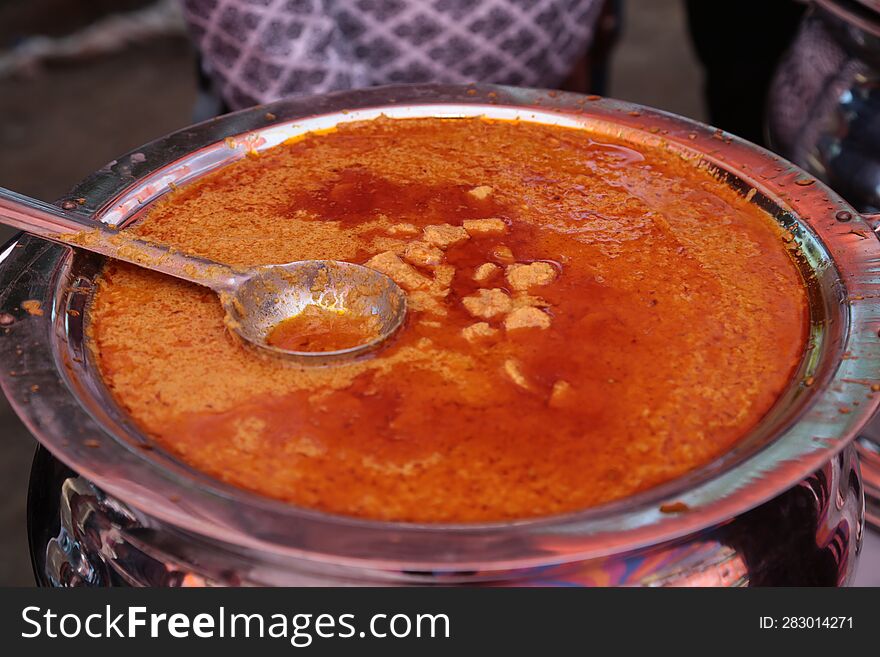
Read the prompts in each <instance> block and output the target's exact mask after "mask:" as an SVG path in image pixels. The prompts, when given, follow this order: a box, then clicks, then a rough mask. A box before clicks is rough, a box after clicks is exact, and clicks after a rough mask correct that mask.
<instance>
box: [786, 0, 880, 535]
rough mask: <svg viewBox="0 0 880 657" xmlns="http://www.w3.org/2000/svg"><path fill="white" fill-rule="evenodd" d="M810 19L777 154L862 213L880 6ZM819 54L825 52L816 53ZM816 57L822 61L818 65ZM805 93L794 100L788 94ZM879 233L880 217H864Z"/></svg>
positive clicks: (870, 443) (874, 516)
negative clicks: (792, 119) (789, 121)
mask: <svg viewBox="0 0 880 657" xmlns="http://www.w3.org/2000/svg"><path fill="white" fill-rule="evenodd" d="M816 4H817V8H816V10H815V11H814V12H813V13H812V14H811V15H809V16H808V18H807V19H806V21H805V23H804V26H803V28H802V31H801V35H800V36H799V38H798V39H797V40H796V41H795V44H794V46H793V47H792V50H791V51H790V52H789V54H788V55H787V57H786V60H785V61H784V62H783V63H782V65H781V66H780V69H779V71H778V73H777V76H776V80H775V82H774V88H775V90H776V91H775V92H774V93H773V94H771V99H772V100H771V111H770V116H771V117H779V116H782V115H784V114H785V112H783V111H781V110H780V111H777V110H775V109H774V106H780V105H786V104H795V105H797V106H798V107H799V108H800V109H799V110H798V112H797V114H796V115H797V116H799V117H800V118H799V120H798V121H797V125H796V126H795V128H796V129H793V127H792V126H789V125H783V124H782V123H781V119H779V118H776V119H775V121H774V120H771V123H770V126H769V127H770V138H771V142H773V143H774V146H775V148H776V150H778V151H779V152H781V153H783V154H784V155H785V156H786V157H788V158H789V159H791V160H792V161H793V162H795V163H796V164H798V165H800V166H802V167H803V168H805V169H806V170H808V171H810V172H811V173H812V174H814V175H816V176H817V177H818V178H820V179H821V180H823V181H824V182H826V183H827V184H829V185H830V186H831V187H833V188H834V189H835V190H836V191H838V192H839V193H840V194H842V195H843V196H844V197H845V198H846V199H847V200H848V201H849V202H850V203H852V204H853V205H854V206H855V208H856V209H857V210H859V211H861V212H863V213H871V212H877V211H878V210H880V11H878V10H880V3H878V2H875V1H874V0H871V1H868V0H863V1H861V5H859V4H857V3H854V2H851V1H848V0H819V1H818V2H817V3H816ZM817 51H818V53H820V54H817ZM811 57H819V60H818V64H819V65H818V66H817V65H816V62H815V61H814V60H812V59H811ZM792 90H797V91H799V92H800V93H799V94H797V95H796V96H794V97H792V96H791V95H789V92H791V91H792ZM865 221H866V222H867V223H868V224H870V225H871V227H872V228H873V229H874V231H875V233H876V231H877V228H878V226H880V215H876V214H875V215H871V216H866V217H865ZM857 445H858V449H859V453H860V456H861V459H862V474H863V476H864V480H865V494H866V496H867V514H868V515H867V517H868V521H869V522H871V523H872V524H873V525H875V526H877V527H880V417H878V418H877V419H876V420H874V421H873V422H871V423H869V424H868V425H867V426H866V427H865V430H864V431H863V432H862V434H861V436H860V437H859V440H858V443H857Z"/></svg>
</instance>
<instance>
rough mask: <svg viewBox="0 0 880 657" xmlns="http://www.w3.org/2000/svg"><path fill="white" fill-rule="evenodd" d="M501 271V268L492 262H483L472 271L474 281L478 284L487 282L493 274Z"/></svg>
mask: <svg viewBox="0 0 880 657" xmlns="http://www.w3.org/2000/svg"><path fill="white" fill-rule="evenodd" d="M500 271H501V267H499V266H498V265H496V264H495V263H494V262H484V263H483V264H482V265H480V266H479V267H477V268H476V269H475V270H474V280H475V281H477V282H478V283H482V282H484V281H488V280H489V279H490V278H492V277H493V276H494V275H495V274H497V273H498V272H500Z"/></svg>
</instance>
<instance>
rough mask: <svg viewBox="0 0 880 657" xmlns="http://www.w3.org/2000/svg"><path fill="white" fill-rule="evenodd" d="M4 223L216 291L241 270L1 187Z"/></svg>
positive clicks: (0, 209)
mask: <svg viewBox="0 0 880 657" xmlns="http://www.w3.org/2000/svg"><path fill="white" fill-rule="evenodd" d="M0 223H3V224H6V225H7V226H11V227H12V228H17V229H19V230H23V231H25V232H28V233H31V234H33V235H36V236H38V237H42V238H44V239H48V240H52V241H54V242H60V243H61V244H66V245H67V246H73V247H77V248H81V249H85V250H86V251H92V252H94V253H99V254H101V255H105V256H108V257H110V258H114V259H116V260H124V261H125V262H129V263H131V264H133V265H138V266H139V267H145V268H147V269H152V270H154V271H158V272H161V273H163V274H168V275H169V276H174V277H175V278H182V279H184V280H187V281H190V282H192V283H197V284H199V285H204V286H206V287H210V288H211V289H213V290H215V291H217V292H224V291H231V290H232V289H233V288H234V286H235V284H236V281H237V279H238V277H239V276H240V275H241V272H239V271H237V270H235V269H233V268H232V267H229V266H227V265H223V264H220V263H218V262H214V261H212V260H208V259H206V258H200V257H198V256H191V255H185V254H183V253H179V252H177V251H174V250H173V249H169V248H168V247H167V246H164V245H161V244H154V243H152V242H148V241H146V240H142V239H139V238H137V237H134V236H132V235H128V234H126V233H125V232H124V231H117V230H114V229H111V228H109V227H108V226H107V225H106V224H104V223H102V222H100V221H93V220H91V219H88V218H86V217H84V216H82V215H77V214H74V213H72V212H65V211H64V210H61V209H59V208H57V207H55V206H54V205H50V204H49V203H44V202H43V201H39V200H37V199H33V198H30V197H27V196H22V195H21V194H17V193H16V192H13V191H10V190H8V189H4V188H3V187H0Z"/></svg>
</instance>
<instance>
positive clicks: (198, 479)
mask: <svg viewBox="0 0 880 657" xmlns="http://www.w3.org/2000/svg"><path fill="white" fill-rule="evenodd" d="M380 114H385V115H388V116H391V117H415V116H447V117H461V116H490V117H497V118H511V119H515V118H519V119H521V120H526V121H537V122H544V123H554V124H560V125H567V126H572V127H576V128H586V129H589V130H590V131H592V132H595V133H598V134H600V135H602V134H606V135H613V136H614V137H615V138H618V139H624V140H628V141H630V142H631V143H633V144H634V145H635V146H636V147H639V148H658V149H665V150H668V151H671V152H674V153H676V154H678V155H679V156H680V157H681V158H682V159H683V160H684V161H686V162H689V163H690V164H691V165H693V166H695V167H702V168H705V169H707V170H708V171H710V172H711V173H712V174H713V175H714V176H715V177H716V178H717V179H718V180H719V183H720V184H726V185H729V186H731V187H732V188H733V189H735V190H737V191H738V192H739V193H740V194H742V196H743V197H744V198H746V199H748V201H749V202H751V203H754V204H757V205H759V206H760V207H762V208H764V209H765V210H766V211H767V212H768V213H770V215H771V216H772V217H774V218H775V220H776V221H777V222H779V223H780V224H781V225H782V226H784V227H785V228H786V230H787V231H788V232H789V233H790V234H791V235H792V237H793V240H792V241H793V244H796V245H797V247H798V254H799V255H798V257H797V264H798V266H799V267H800V268H801V270H802V272H803V274H804V279H805V281H807V288H808V296H809V302H810V319H811V326H810V342H811V349H810V350H809V351H808V352H807V354H806V356H805V358H804V360H803V362H802V363H801V365H800V368H799V370H798V371H797V372H796V375H795V377H794V379H793V381H792V383H791V385H790V386H789V387H788V389H787V390H785V391H784V392H783V393H782V396H781V397H780V400H779V401H778V403H777V404H776V405H775V406H774V408H773V409H771V411H770V412H769V413H768V414H767V416H766V417H765V418H764V419H763V420H762V422H761V423H760V424H759V426H757V427H756V428H755V429H754V431H753V432H752V433H751V434H750V435H749V436H747V437H746V438H745V439H743V440H742V441H741V442H740V443H739V444H738V445H737V446H736V447H735V448H734V449H732V450H731V451H730V452H729V453H727V454H725V455H724V456H722V457H721V458H719V459H717V460H716V461H714V462H712V463H710V464H707V465H706V466H704V467H701V468H698V469H697V470H695V471H693V472H691V473H689V474H687V475H686V476H684V477H681V478H679V479H677V480H675V481H671V482H668V483H667V484H664V485H661V486H658V487H656V488H653V489H651V490H648V491H645V492H643V493H640V494H637V495H634V496H631V497H629V498H626V499H623V500H619V501H616V502H612V503H610V504H607V505H603V506H600V507H596V508H592V509H588V510H585V511H581V512H577V513H570V514H566V515H562V516H553V517H548V518H539V519H530V520H523V521H518V522H512V523H500V522H499V523H486V524H474V525H439V524H438V525H417V524H408V523H386V522H379V521H370V520H360V519H352V518H344V517H340V516H334V515H330V514H325V513H321V512H317V511H312V510H308V509H302V508H299V507H295V506H292V505H288V504H284V503H281V502H278V501H275V500H271V499H266V498H263V497H260V496H257V495H254V494H251V493H248V492H246V491H243V490H240V489H237V488H234V487H232V486H229V485H227V484H224V483H223V482H220V481H218V480H215V479H212V478H211V477H208V476H207V475H205V474H203V473H201V472H198V471H195V470H194V469H192V468H190V467H189V466H187V465H186V464H184V463H182V462H180V461H178V460H176V459H175V458H174V457H173V456H171V455H170V454H167V453H165V452H163V451H161V450H149V449H143V446H144V445H145V444H146V442H147V441H146V437H145V436H144V435H142V434H141V433H140V432H139V430H138V428H137V427H136V426H134V425H133V423H132V422H131V421H130V419H129V418H128V417H127V416H126V415H125V413H124V412H123V411H122V409H120V408H119V407H118V406H117V405H116V404H115V403H114V402H113V401H112V399H111V397H110V396H109V394H108V391H107V390H106V389H105V387H104V385H103V383H102V381H101V379H100V377H99V376H98V375H97V372H96V370H95V367H94V363H93V361H92V356H91V354H90V352H89V350H88V349H87V347H86V345H85V343H84V325H83V320H84V317H85V313H84V312H83V311H84V309H85V305H86V303H87V301H88V299H89V296H90V293H91V287H92V283H93V281H94V279H95V276H96V275H97V273H98V271H99V270H100V267H101V266H102V264H103V260H102V259H101V258H100V257H97V256H89V255H85V254H82V253H76V254H73V253H71V252H70V251H69V250H67V249H65V248H64V247H61V246H55V245H48V244H46V243H45V242H43V241H40V240H35V239H32V238H27V237H25V238H21V239H20V240H18V241H17V242H16V244H15V246H14V247H13V248H11V249H9V250H8V251H4V255H5V257H4V258H3V260H2V264H0V315H3V316H6V315H8V316H9V317H10V318H11V322H9V323H7V325H6V326H3V327H0V363H2V364H3V367H2V370H0V384H2V386H3V390H4V392H5V393H6V394H7V396H8V397H9V399H10V402H11V403H12V405H13V406H14V408H15V409H16V411H17V412H18V414H19V415H20V416H21V417H22V419H23V420H24V421H25V423H26V424H27V426H28V427H29V428H30V430H31V431H32V432H33V433H34V435H35V436H36V437H37V438H38V440H39V441H40V442H41V443H42V444H43V445H44V446H45V447H47V448H48V449H49V450H51V452H52V453H53V454H55V455H56V456H57V457H58V458H59V459H60V460H61V461H63V462H64V463H65V464H66V465H67V466H69V467H70V468H72V469H73V471H75V473H77V474H78V475H80V476H82V477H83V478H84V479H85V480H87V482H88V483H87V484H83V485H86V486H87V487H88V486H94V487H96V488H95V489H94V492H93V493H92V494H89V493H88V491H87V489H83V488H81V487H80V485H79V484H76V485H75V484H73V483H72V484H71V485H70V486H69V487H68V488H66V489H65V490H66V495H68V497H69V498H70V499H69V500H68V501H67V502H66V504H67V505H68V506H69V507H70V508H71V510H72V511H73V510H76V511H77V512H80V511H81V512H83V513H85V514H86V515H87V516H88V517H89V518H91V520H90V521H89V522H90V523H93V524H89V525H87V526H88V528H89V530H90V531H85V532H83V531H79V533H77V531H78V530H77V526H78V525H77V523H78V522H79V521H78V520H77V519H76V518H79V516H78V515H76V514H74V513H72V514H71V522H72V524H71V525H70V527H65V532H64V533H63V534H62V533H59V534H57V537H58V540H56V541H55V543H53V545H57V548H55V547H53V548H52V559H53V561H52V563H54V564H57V565H58V567H59V568H63V563H64V561H65V559H68V558H69V559H70V568H68V569H67V570H66V571H65V572H66V573H67V574H68V575H67V576H66V577H70V579H69V580H68V579H65V578H62V577H60V576H59V575H58V574H57V573H54V572H53V575H52V577H53V578H54V579H56V580H57V581H58V582H65V581H70V582H83V583H88V582H92V581H94V582H100V581H102V579H101V578H102V577H105V575H106V576H109V577H110V580H109V581H113V582H115V581H120V582H124V581H129V582H131V583H142V582H147V581H149V582H162V583H167V584H174V583H181V584H197V583H199V582H202V581H206V582H212V583H213V582H226V583H240V582H248V583H250V582H257V583H277V584H286V583H312V584H317V583H338V582H343V581H344V582H361V583H363V582H370V583H387V584H393V583H409V582H440V583H458V582H467V583H475V582H487V583H488V582H492V583H511V582H518V583H522V582H525V581H532V582H541V581H544V582H556V581H558V582H560V583H569V582H572V583H583V584H588V583H603V582H615V583H618V582H619V583H645V584H649V583H665V582H668V583H673V582H676V581H679V582H684V581H691V582H694V583H696V582H701V581H704V582H717V583H740V582H743V583H744V582H745V581H746V580H747V581H748V583H750V584H762V583H776V582H782V581H786V582H789V583H809V582H812V581H821V582H824V583H846V582H847V581H848V580H849V577H850V574H851V572H852V569H853V565H854V564H853V562H854V560H855V557H856V555H857V553H858V548H859V545H860V540H861V524H860V523H861V520H862V518H863V513H864V510H863V506H862V502H861V494H862V490H861V485H860V483H859V479H858V475H857V474H853V473H855V472H856V468H855V466H854V465H852V464H851V451H850V447H851V445H852V442H853V440H854V439H855V438H856V435H857V434H858V432H859V431H860V430H861V429H862V427H863V426H864V425H865V423H866V422H867V420H868V419H869V418H870V417H871V415H872V414H873V412H874V410H875V408H876V407H877V404H878V403H880V397H878V396H877V395H873V394H871V392H872V391H871V386H872V385H880V337H878V329H880V242H878V241H877V240H876V239H873V236H872V234H871V227H870V226H869V225H868V224H867V223H866V222H865V220H864V219H863V218H862V217H861V216H859V215H858V213H856V212H855V210H854V209H853V208H852V207H851V206H850V205H848V204H846V203H845V202H844V201H843V200H842V199H841V198H840V197H838V196H837V195H836V194H835V193H834V192H832V191H831V190H830V189H828V188H827V187H826V186H824V185H823V184H821V183H819V182H816V181H815V180H814V178H813V177H812V176H810V175H809V174H807V173H805V172H804V171H803V170H801V169H799V168H797V167H795V166H793V165H791V164H789V163H788V162H785V161H784V160H781V159H779V158H778V157H776V156H773V155H772V154H770V153H768V152H766V151H763V150H761V149H759V148H756V147H755V146H752V145H750V144H747V143H745V142H742V141H740V140H738V139H736V138H735V137H732V136H730V135H727V134H724V133H722V132H720V131H715V130H713V129H711V128H709V127H707V126H704V125H701V124H698V123H695V122H692V121H688V120H685V119H681V118H678V117H675V116H672V115H669V114H666V113H664V112H660V111H656V110H651V109H649V108H645V107H641V106H637V105H633V104H629V103H623V102H618V101H613V100H603V99H599V100H597V99H595V98H594V97H585V96H580V95H576V94H567V93H562V92H544V91H535V90H528V89H515V88H505V87H496V86H478V87H464V86H439V85H428V86H408V87H386V88H375V89H366V90H360V91H354V92H345V93H338V94H328V95H325V96H320V97H314V98H294V99H289V100H285V101H281V102H278V103H274V104H272V105H268V106H265V107H258V108H253V109H250V110H246V111H243V112H237V113H235V114H231V115H228V116H225V117H221V118H219V119H216V120H213V121H209V122H207V123H204V124H201V125H198V126H194V127H192V128H188V129H185V130H182V131H180V132H177V133H175V134H172V135H170V136H168V137H165V138H163V139H160V140H158V141H156V142H153V143H152V144H148V145H146V146H144V147H142V148H140V149H138V150H137V151H135V152H134V153H131V154H129V155H125V156H123V157H121V158H119V159H118V160H116V161H114V162H113V163H111V164H110V165H108V166H107V167H105V168H104V169H102V170H101V171H99V172H97V173H95V174H94V175H93V176H91V177H90V178H88V179H87V180H85V181H84V182H83V183H82V184H81V185H79V186H78V187H77V188H76V189H75V190H74V191H73V193H72V194H71V197H70V198H69V199H63V201H71V202H76V203H78V204H80V207H81V208H82V210H83V212H87V213H95V214H96V216H97V218H99V219H100V220H101V221H104V222H107V223H113V224H116V225H119V226H125V225H126V224H128V223H129V222H132V221H136V220H137V218H138V217H139V216H140V213H141V212H142V211H143V208H144V207H145V206H147V205H148V204H150V203H152V202H154V201H155V200H156V199H158V198H159V197H160V196H161V195H162V194H163V193H164V192H165V191H166V190H167V189H168V186H169V183H171V182H173V183H175V184H185V183H186V182H188V181H191V180H194V179H196V178H198V177H199V176H202V175H204V174H205V173H206V172H208V171H211V170H214V169H216V168H217V167H220V166H224V165H226V164H228V163H230V162H233V161H235V160H237V159H239V158H241V157H244V156H245V155H246V153H247V152H248V151H250V150H253V149H255V150H263V149H265V148H269V147H271V146H272V145H275V144H278V143H280V142H282V141H284V140H285V139H287V138H289V137H292V136H295V135H297V134H302V133H303V132H306V131H309V130H314V129H318V128H326V127H330V126H333V125H335V124H337V123H341V122H346V121H355V120H360V119H366V118H371V117H375V116H378V115H380ZM77 199H80V201H77ZM28 299H30V300H38V301H40V302H41V303H42V307H43V308H44V309H45V312H44V313H43V315H41V316H33V315H28V314H27V313H25V312H23V311H22V309H21V303H22V302H23V301H25V300H28ZM70 310H73V311H76V312H74V313H71V312H69V311H70ZM10 372H12V373H10ZM805 381H809V384H807V383H805ZM840 454H843V455H844V456H843V457H840ZM840 458H843V461H839V459H840ZM805 482H806V483H805ZM80 483H82V482H80ZM98 490H100V491H102V492H101V493H98V492H97V491H98ZM83 491H85V492H83ZM80 498H82V499H80ZM102 506H108V508H111V509H112V510H113V512H114V513H117V514H118V515H116V516H111V514H109V513H103V512H101V511H100V510H101V509H102ZM805 508H806V509H812V510H810V511H809V513H806V514H804V513H799V512H798V511H797V510H798V509H805ZM95 509H97V510H95ZM670 509H675V510H676V511H680V512H672V513H670V512H669V510H670ZM105 517H106V518H111V520H110V523H109V525H107V524H105V521H104V519H103V518H105ZM129 518H131V519H132V520H131V523H132V524H130V525H127V524H126V523H128V522H129ZM95 523H96V524H95ZM93 528H94V531H91V530H92V529H93ZM737 528H740V529H737ZM779 528H783V529H784V531H779V530H778V529H779ZM54 536H55V535H54V534H53V537H54ZM98 538H99V539H100V542H99V543H96V544H94V545H91V544H90V545H87V546H86V547H85V548H83V547H80V548H78V551H77V548H75V547H73V546H72V545H71V544H70V541H71V540H73V541H76V542H77V544H78V545H80V546H82V545H83V543H82V541H83V540H85V539H88V540H92V539H95V540H97V539H98ZM47 544H48V539H47ZM108 546H110V547H108ZM807 546H811V547H809V548H808V547H807ZM95 554H100V555H101V560H99V561H103V562H104V563H105V564H106V565H108V567H109V571H108V572H105V571H104V570H102V568H103V567H102V566H101V564H100V563H98V561H96V560H95V559H93V555H95ZM141 554H143V555H147V556H151V557H155V556H156V555H162V556H161V558H157V561H158V562H159V563H158V565H157V564H152V565H151V566H149V567H147V566H144V565H137V566H135V565H132V566H126V567H124V568H120V569H119V572H118V573H117V571H116V570H115V568H116V567H115V566H113V561H114V560H118V559H120V558H123V557H124V558H126V559H131V560H133V561H137V559H140V555H141ZM816 554H818V555H820V556H819V557H815V556H814V555H816ZM78 555H79V556H78ZM113 555H115V556H113ZM120 555H122V556H120ZM80 557H82V558H80ZM111 557H112V558H111ZM611 557H613V558H611ZM108 559H109V560H108ZM633 559H636V560H637V561H633ZM816 559H819V561H816ZM605 560H607V563H608V564H615V565H613V566H611V565H609V566H608V568H611V569H612V570H613V569H614V568H617V569H619V570H618V571H615V572H617V574H616V575H608V574H606V573H607V571H608V569H607V568H606V567H605V566H604V565H600V566H597V564H604V563H606V561H605ZM627 560H629V561H627ZM804 560H805V561H804ZM820 562H821V563H820ZM150 563H152V562H150ZM685 563H686V564H690V565H688V566H685V565H683V564H685ZM168 564H180V565H179V566H174V567H173V568H172V569H171V570H169V569H168V568H167V567H166V566H167V565H168ZM664 564H668V565H664ZM705 564H714V565H712V566H711V568H714V567H715V565H717V566H718V568H719V570H718V571H717V572H714V573H713V572H709V570H707V569H706V568H710V567H709V566H706V568H704V565H705ZM760 564H763V565H760ZM823 564H824V565H823ZM196 566H197V567H196ZM594 567H599V568H600V569H599V570H598V571H597V570H595V569H594ZM154 568H155V569H157V570H155V571H154ZM630 568H632V569H633V571H634V572H637V573H638V574H637V575H635V576H633V577H631V578H630V579H627V575H626V574H625V573H626V572H629V569H630ZM163 569H164V570H163ZM620 569H622V570H620ZM147 570H149V573H150V575H149V576H147V575H144V574H143V573H145V572H147ZM157 572H164V573H165V575H161V576H160V575H158V574H156V573H157ZM685 572H686V573H687V574H686V575H685V574H684V573H685ZM114 573H116V574H114ZM132 573H135V574H134V575H133V574H132ZM138 573H140V574H138ZM180 573H182V574H180ZM810 573H813V574H812V575H811V574H810ZM811 577H813V578H814V579H810V578H811ZM162 578H167V579H162ZM175 578H177V579H175Z"/></svg>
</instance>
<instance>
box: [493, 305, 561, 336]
mask: <svg viewBox="0 0 880 657" xmlns="http://www.w3.org/2000/svg"><path fill="white" fill-rule="evenodd" d="M549 327H550V315H548V314H547V313H545V312H544V311H543V310H539V309H538V308H534V307H532V306H525V307H523V308H517V309H516V310H514V311H513V312H511V313H510V314H509V315H508V316H507V317H505V318H504V328H505V329H506V330H508V331H518V330H520V329H529V328H537V329H546V328H549Z"/></svg>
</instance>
